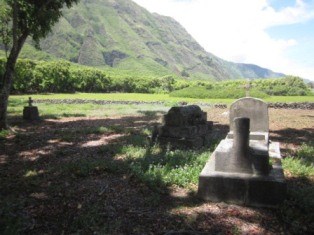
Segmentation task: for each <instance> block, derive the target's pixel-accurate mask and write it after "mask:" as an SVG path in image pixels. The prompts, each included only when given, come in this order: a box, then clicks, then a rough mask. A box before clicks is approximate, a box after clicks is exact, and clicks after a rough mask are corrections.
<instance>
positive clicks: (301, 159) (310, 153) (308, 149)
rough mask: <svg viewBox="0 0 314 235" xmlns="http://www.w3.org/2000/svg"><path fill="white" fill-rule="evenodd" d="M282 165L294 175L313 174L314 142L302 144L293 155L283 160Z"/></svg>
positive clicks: (306, 175)
mask: <svg viewBox="0 0 314 235" xmlns="http://www.w3.org/2000/svg"><path fill="white" fill-rule="evenodd" d="M282 164H283V167H284V169H286V170H287V171H289V172H290V173H291V174H293V175H295V176H303V177H308V176H314V142H313V143H311V144H308V145H306V144H303V145H302V146H301V148H300V149H299V150H298V152H297V153H296V156H295V157H291V156H289V157H287V158H285V159H284V160H283V163H282Z"/></svg>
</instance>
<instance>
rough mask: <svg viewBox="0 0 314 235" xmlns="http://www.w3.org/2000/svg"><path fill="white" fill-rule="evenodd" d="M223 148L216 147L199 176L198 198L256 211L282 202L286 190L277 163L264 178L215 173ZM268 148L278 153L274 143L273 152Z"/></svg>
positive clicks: (276, 160) (244, 174)
mask: <svg viewBox="0 0 314 235" xmlns="http://www.w3.org/2000/svg"><path fill="white" fill-rule="evenodd" d="M224 144H226V143H224V141H222V142H221V143H220V144H219V145H220V146H218V147H217V149H216V151H215V152H214V153H213V154H212V156H211V158H210V160H209V161H208V162H207V163H206V165H205V167H204V169H203V170H202V172H201V174H200V176H199V185H198V195H199V197H200V198H202V199H204V200H209V201H213V202H220V201H224V202H227V203H233V204H238V205H247V206H256V207H276V206H277V205H278V204H280V203H281V202H282V201H283V200H284V199H285V196H286V190H287V189H286V183H285V179H284V174H283V170H282V167H281V161H280V159H278V158H277V159H275V161H274V163H273V165H272V169H271V170H270V173H269V175H267V176H259V175H252V174H246V173H229V172H222V171H217V170H215V167H216V157H217V155H219V154H217V150H219V149H223V148H224ZM272 144H273V143H271V144H270V145H272ZM270 148H272V149H277V148H276V143H275V148H273V147H272V146H270ZM277 155H278V154H277ZM279 155H280V153H279Z"/></svg>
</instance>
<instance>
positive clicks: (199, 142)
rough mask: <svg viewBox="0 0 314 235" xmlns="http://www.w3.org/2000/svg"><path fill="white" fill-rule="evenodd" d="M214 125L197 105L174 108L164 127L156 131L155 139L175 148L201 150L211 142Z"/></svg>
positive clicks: (169, 113)
mask: <svg viewBox="0 0 314 235" xmlns="http://www.w3.org/2000/svg"><path fill="white" fill-rule="evenodd" d="M212 125H213V123H212V122H208V121H207V113H205V112H203V111H202V110H201V108H200V107H199V106H197V105H185V106H179V107H172V108H171V109H170V110H169V111H168V113H167V114H166V115H164V117H163V125H162V126H159V127H157V128H156V129H155V131H154V133H153V139H156V141H157V142H159V143H160V144H162V145H164V144H170V145H171V146H173V147H183V148H200V147H202V146H205V145H206V144H207V143H208V141H209V135H210V130H211V128H212Z"/></svg>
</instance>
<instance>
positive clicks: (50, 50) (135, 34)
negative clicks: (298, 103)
mask: <svg viewBox="0 0 314 235" xmlns="http://www.w3.org/2000/svg"><path fill="white" fill-rule="evenodd" d="M41 47H42V52H36V53H35V49H34V48H32V46H31V44H28V45H27V46H26V47H25V49H24V50H23V53H22V56H23V57H29V56H30V55H31V57H36V58H40V59H45V58H46V59H51V57H54V58H64V59H67V60H70V61H72V62H76V63H79V64H83V65H89V66H97V67H113V68H118V69H126V70H136V71H144V72H150V73H152V74H156V75H165V74H169V73H176V74H179V75H181V76H183V77H190V78H191V79H193V78H198V79H206V80H211V79H212V80H226V79H237V78H244V77H245V78H247V77H249V78H257V77H278V76H282V74H277V73H273V72H272V71H270V70H267V69H263V68H260V67H258V66H256V65H246V64H236V63H231V62H227V61H224V60H222V59H220V58H218V57H216V56H214V55H213V54H211V53H208V52H206V51H205V50H204V49H203V48H202V47H201V46H200V45H199V44H198V43H197V42H196V41H195V40H194V39H193V38H192V37H191V36H190V35H189V34H188V32H187V31H186V30H185V29H184V28H183V27H182V26H181V25H180V24H179V23H178V22H176V21H175V20H174V19H172V18H170V17H165V16H161V15H158V14H151V13H150V12H148V11H147V10H145V9H144V8H142V7H140V6H138V5H137V4H136V3H134V2H132V1H131V0H81V1H80V3H79V4H78V5H76V6H74V7H73V8H72V9H69V10H65V11H64V17H63V18H62V19H61V20H60V22H59V23H58V24H57V25H56V26H55V27H54V29H53V32H52V33H51V34H50V35H49V36H48V37H47V38H46V39H44V40H43V41H42V42H41Z"/></svg>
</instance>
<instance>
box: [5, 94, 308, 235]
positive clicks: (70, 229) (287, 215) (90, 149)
mask: <svg viewBox="0 0 314 235" xmlns="http://www.w3.org/2000/svg"><path fill="white" fill-rule="evenodd" d="M106 95H108V96H106V98H108V99H110V94H106ZM112 95H113V96H112V97H111V99H116V100H117V99H119V98H120V99H122V97H123V99H130V97H132V99H138V100H150V101H154V100H156V97H163V98H161V99H164V101H166V100H167V95H166V94H151V95H146V94H112ZM71 96H74V97H76V98H77V97H80V98H83V97H85V98H86V99H89V98H91V97H92V98H93V99H97V98H98V99H103V98H104V94H73V95H65V94H56V95H40V96H39V95H38V96H34V97H35V99H36V98H37V97H39V98H41V99H42V98H47V97H48V98H49V97H50V98H52V99H53V98H62V99H66V98H69V97H71ZM34 97H33V98H34ZM72 98H73V97H72ZM170 99H174V98H170ZM176 99H177V98H176ZM26 100H27V96H13V97H11V100H10V109H9V114H10V115H9V118H10V120H11V123H12V127H13V129H14V130H15V132H14V133H11V132H10V131H5V132H1V133H0V138H1V141H0V147H3V146H4V144H5V146H6V148H1V149H2V150H3V151H4V152H1V154H2V155H0V156H1V164H0V167H1V175H0V183H1V186H2V189H3V190H2V191H1V194H0V199H1V200H0V206H1V208H2V209H1V210H0V213H1V217H2V218H4V219H3V220H1V221H0V232H1V233H4V234H6V233H7V234H18V233H32V234H42V233H45V232H47V231H54V232H57V233H62V232H63V233H76V232H81V233H89V232H96V231H97V232H103V233H127V231H129V230H127V229H129V228H130V227H129V224H132V228H133V229H134V231H133V230H132V231H133V232H134V233H144V232H147V231H151V233H156V231H159V232H160V231H161V230H160V226H161V225H162V226H164V227H163V229H162V232H166V231H167V230H184V231H185V230H187V231H189V230H190V229H191V228H193V229H195V231H212V232H213V233H214V232H215V231H216V232H217V231H220V232H221V233H232V231H233V232H234V231H238V232H241V231H244V230H242V229H243V227H242V228H241V225H243V226H245V229H252V226H253V228H254V229H252V230H249V231H250V233H254V232H255V233H257V234H262V233H266V232H269V233H270V234H275V233H278V232H280V231H289V232H290V233H292V234H298V233H302V234H306V233H308V232H309V231H311V230H312V229H313V220H312V219H311V218H313V211H314V207H313V200H312V199H313V193H314V191H313V177H314V172H313V156H314V152H313V149H314V148H313V147H314V146H313V144H312V143H310V142H306V141H305V139H303V140H302V141H304V144H303V145H301V147H298V149H297V151H296V152H292V151H291V152H289V154H287V155H286V158H285V159H284V160H283V166H284V169H285V175H286V178H287V182H288V189H289V192H288V198H287V200H286V201H285V202H284V203H283V204H282V205H281V206H280V208H279V209H277V210H265V209H263V210H259V209H247V208H244V207H234V206H228V205H220V204H215V203H204V202H200V201H199V200H197V198H196V197H195V193H196V188H197V182H198V175H199V173H200V171H201V169H202V168H203V166H204V164H205V162H206V160H207V159H208V156H210V154H211V152H212V151H213V150H214V149H215V147H216V145H217V142H218V141H219V139H217V140H216V141H214V142H213V143H212V144H211V146H210V148H209V149H199V150H173V149H171V148H170V147H168V146H164V147H162V146H159V145H152V144H151V143H150V142H149V139H148V137H149V136H150V135H151V129H152V127H153V126H154V124H155V123H156V122H158V123H159V122H160V119H159V118H160V116H161V114H164V113H165V112H166V111H167V110H168V109H169V106H164V105H163V104H156V105H146V104H142V105H133V104H125V105H122V104H121V105H94V104H77V105H64V104H49V105H47V104H39V105H38V106H39V110H40V114H41V117H42V118H43V120H42V122H39V123H35V124H34V125H30V124H27V123H24V122H22V121H21V118H20V116H21V112H22V109H23V106H24V105H25V103H26ZM205 110H206V111H207V112H208V114H209V115H210V116H211V117H210V118H211V119H212V118H213V120H214V121H215V123H219V124H220V125H217V127H216V128H222V127H223V126H224V123H225V122H226V121H227V120H225V121H224V120H221V119H222V118H225V119H227V117H224V116H222V115H221V113H223V112H224V110H219V109H212V108H209V107H207V108H206V109H205ZM273 111H276V115H278V112H279V111H278V110H272V114H273ZM280 112H283V111H280ZM287 112H288V111H287ZM296 112H297V113H299V112H302V113H301V114H300V115H299V114H296ZM309 112H310V111H308V110H302V111H295V110H289V115H293V116H294V117H296V118H297V119H298V118H299V119H300V120H301V121H302V123H303V124H306V123H310V122H309V117H308V114H309ZM51 117H53V118H58V119H57V120H53V119H46V118H51ZM64 117H66V118H64ZM276 117H277V116H276ZM289 117H290V116H288V118H286V117H282V118H280V120H277V119H273V120H274V121H275V122H280V124H281V125H279V127H278V126H277V127H278V131H277V130H276V129H275V130H274V132H272V133H271V135H273V134H274V133H278V134H279V135H280V136H279V137H281V138H283V139H281V141H283V142H286V143H294V142H295V140H294V139H293V138H291V136H290V134H287V132H284V134H281V132H280V131H281V130H282V129H285V125H283V126H282V124H283V123H285V122H286V121H287V119H289V123H290V118H289ZM217 118H218V119H217ZM271 118H273V117H271ZM304 118H306V120H304ZM293 123H294V122H293ZM272 125H273V122H272ZM306 125H308V124H306ZM290 126H291V125H290ZM297 126H298V125H296V126H291V127H293V128H297ZM302 128H303V127H302ZM291 131H292V132H293V133H294V132H295V133H296V134H297V135H298V136H299V135H300V134H301V133H300V132H298V130H294V129H292V130H291ZM289 133H290V132H289ZM289 136H290V137H289ZM302 136H303V135H302ZM306 136H307V135H304V136H303V137H306ZM222 138H224V137H222ZM271 138H272V137H271ZM308 139H311V133H309V136H308ZM298 144H300V143H298ZM288 149H289V148H288ZM172 193H179V196H177V197H174V196H170V195H172ZM180 193H182V195H181V194H180ZM187 195H192V196H191V197H189V196H187ZM214 210H215V211H217V213H218V215H215V216H213V214H211V212H212V211H214ZM247 210H249V212H248V211H247ZM215 213H216V212H215ZM248 213H250V214H249V216H248ZM196 215H197V217H195V216H196ZM235 215H236V216H237V220H236V222H235V221H234V220H233V219H232V218H234V216H235ZM238 215H239V216H238ZM55 218H60V220H59V219H58V220H55ZM160 218H161V220H160ZM162 218H165V220H163V219H162ZM195 218H197V219H195ZM60 221H62V222H60ZM230 221H231V222H230ZM239 221H240V222H239ZM217 223H219V227H216V228H215V229H216V230H210V229H214V228H212V226H213V225H214V224H217ZM239 224H240V225H239ZM263 224H267V226H265V227H264V226H263ZM229 225H230V226H229ZM250 226H251V227H250ZM256 229H257V230H256ZM263 229H264V230H263ZM245 231H247V230H245Z"/></svg>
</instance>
